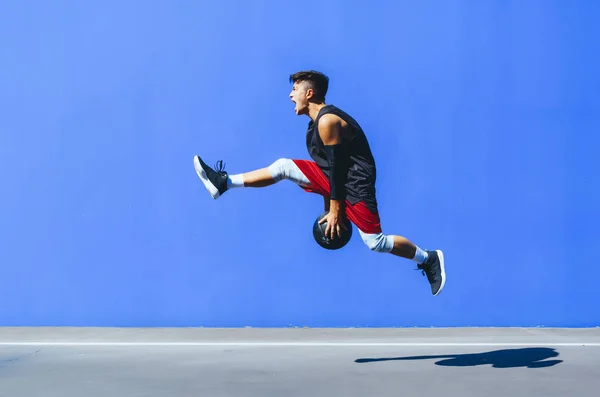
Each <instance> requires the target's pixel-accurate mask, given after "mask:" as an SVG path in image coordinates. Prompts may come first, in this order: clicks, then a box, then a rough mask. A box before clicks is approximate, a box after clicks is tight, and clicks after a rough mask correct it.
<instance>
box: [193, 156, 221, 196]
mask: <svg viewBox="0 0 600 397" xmlns="http://www.w3.org/2000/svg"><path fill="white" fill-rule="evenodd" d="M194 169H195V170H196V174H198V177H199V178H200V180H201V181H202V183H203V184H204V187H205V188H206V190H208V193H210V195H211V196H212V198H213V199H215V200H216V199H218V198H219V196H220V193H219V189H217V187H216V186H215V185H213V184H212V182H211V181H210V179H208V176H207V175H206V171H204V168H202V164H200V158H199V157H198V156H194Z"/></svg>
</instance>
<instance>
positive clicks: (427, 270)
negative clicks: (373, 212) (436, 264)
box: [415, 266, 435, 283]
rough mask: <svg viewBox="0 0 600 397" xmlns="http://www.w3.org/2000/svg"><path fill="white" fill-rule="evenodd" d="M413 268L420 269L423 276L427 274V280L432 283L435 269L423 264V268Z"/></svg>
mask: <svg viewBox="0 0 600 397" xmlns="http://www.w3.org/2000/svg"><path fill="white" fill-rule="evenodd" d="M415 270H420V271H421V274H422V275H423V276H427V280H429V282H430V283H432V282H433V281H434V280H435V277H434V276H435V270H433V269H432V268H431V267H428V266H425V267H423V268H416V269H415Z"/></svg>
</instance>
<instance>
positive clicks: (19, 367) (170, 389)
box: [0, 328, 600, 397]
mask: <svg viewBox="0 0 600 397" xmlns="http://www.w3.org/2000/svg"><path fill="white" fill-rule="evenodd" d="M599 395H600V329H599V328H594V329H545V328H532V329H526V328H485V329H473V328H467V329H454V328H449V329H439V328H438V329H430V328H428V329H253V328H245V329H210V328H185V329H180V328H177V329H168V328H166V329H110V328H0V396H12V397H21V396H27V397H35V396H44V397H46V396H48V397H49V396H65V397H76V396H77V397H80V396H89V397H96V396H148V397H155V396H156V397H158V396H161V397H162V396H172V397H181V396H194V397H199V396H211V397H221V396H263V397H271V396H278V397H280V396H328V397H331V396H417V397H418V396H452V397H454V396H460V397H466V396H494V397H497V396H498V397H499V396H511V397H517V396H524V397H525V396H527V397H531V396H577V397H585V396H590V397H592V396H594V397H597V396H599Z"/></svg>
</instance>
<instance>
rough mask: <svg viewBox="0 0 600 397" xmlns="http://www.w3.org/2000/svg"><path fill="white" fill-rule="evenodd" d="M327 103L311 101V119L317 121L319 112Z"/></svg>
mask: <svg viewBox="0 0 600 397" xmlns="http://www.w3.org/2000/svg"><path fill="white" fill-rule="evenodd" d="M325 105H326V104H325V103H318V104H317V103H311V104H309V105H308V117H310V119H311V120H312V121H315V120H316V119H317V115H318V114H319V112H320V111H321V109H322V108H323V107H324V106H325Z"/></svg>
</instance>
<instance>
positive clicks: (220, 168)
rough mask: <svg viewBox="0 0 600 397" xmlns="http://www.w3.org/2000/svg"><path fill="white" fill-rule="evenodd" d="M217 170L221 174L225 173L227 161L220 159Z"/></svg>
mask: <svg viewBox="0 0 600 397" xmlns="http://www.w3.org/2000/svg"><path fill="white" fill-rule="evenodd" d="M215 171H217V172H218V173H219V174H223V173H225V163H224V162H223V160H219V161H217V162H216V164H215Z"/></svg>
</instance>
